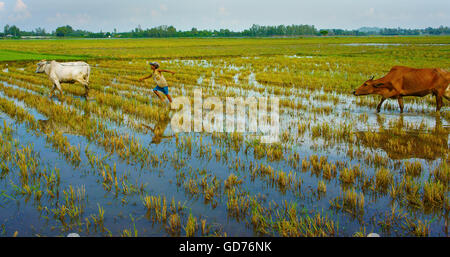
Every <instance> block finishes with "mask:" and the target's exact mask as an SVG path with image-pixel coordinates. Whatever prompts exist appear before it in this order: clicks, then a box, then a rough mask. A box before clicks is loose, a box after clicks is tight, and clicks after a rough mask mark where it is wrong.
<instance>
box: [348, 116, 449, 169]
mask: <svg viewBox="0 0 450 257" xmlns="http://www.w3.org/2000/svg"><path fill="white" fill-rule="evenodd" d="M377 121H378V125H379V130H378V132H370V131H360V132H356V139H357V142H358V143H359V144H361V145H364V146H366V147H368V148H372V149H383V150H384V151H385V152H386V153H387V155H388V156H389V158H391V159H409V158H419V159H427V160H435V159H437V158H440V157H445V156H447V154H448V152H449V151H448V150H449V148H448V134H449V128H448V127H443V126H442V122H441V118H440V116H436V125H435V127H434V129H432V130H428V131H423V130H418V129H414V130H405V129H404V126H403V122H404V121H403V115H401V116H400V118H399V120H398V121H397V122H396V124H395V125H394V126H393V127H391V128H384V127H383V122H382V119H381V117H380V116H378V117H377Z"/></svg>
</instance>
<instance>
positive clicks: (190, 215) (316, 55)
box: [0, 42, 450, 236]
mask: <svg viewBox="0 0 450 257" xmlns="http://www.w3.org/2000/svg"><path fill="white" fill-rule="evenodd" d="M379 44H382V43H378V42H376V43H354V44H353V43H346V44H339V45H338V46H335V45H334V42H333V44H330V45H323V44H308V45H305V46H304V47H302V46H296V47H297V48H296V49H295V52H296V53H295V52H294V53H292V52H290V53H285V52H279V53H278V54H271V55H249V56H246V55H240V54H238V55H236V56H219V57H218V56H207V57H204V58H192V57H189V56H186V57H183V58H179V57H173V58H172V57H171V58H161V59H158V58H146V57H145V56H146V55H143V56H142V58H136V57H124V58H123V59H102V58H97V59H91V60H87V62H88V63H89V64H90V65H91V67H92V71H91V81H90V87H91V91H90V94H89V98H88V99H87V100H86V99H85V98H84V97H82V95H83V94H84V88H83V86H82V85H80V84H73V85H70V84H63V91H64V97H63V98H58V97H53V98H52V99H50V98H49V94H50V82H49V80H48V78H47V77H46V75H45V74H35V73H34V71H35V69H36V63H37V62H35V61H27V62H17V63H16V62H9V63H8V64H7V65H6V64H1V63H0V66H1V67H0V69H1V71H0V81H1V82H0V125H1V126H0V131H1V133H0V135H1V136H0V144H1V145H2V148H1V152H0V159H1V167H0V172H1V173H0V226H1V227H0V233H1V235H3V236H12V235H13V234H16V235H18V236H65V235H67V234H68V233H71V232H76V233H79V234H80V235H81V236H366V235H367V234H369V233H371V232H375V233H379V234H381V235H382V236H448V219H449V209H450V208H449V182H450V169H449V164H450V163H449V158H448V157H449V156H448V155H449V136H448V135H449V132H450V115H449V107H448V106H449V102H448V101H446V100H444V107H443V108H442V110H441V112H440V113H436V112H435V100H434V98H433V97H432V96H427V97H424V98H414V97H406V98H405V110H404V113H400V110H399V107H398V104H397V101H395V100H387V101H386V102H385V103H384V105H383V107H382V109H381V112H380V113H377V112H376V106H377V104H378V102H379V99H380V98H379V97H378V96H361V97H356V96H353V95H352V94H351V92H352V90H353V89H354V88H356V87H357V86H359V85H361V84H362V83H363V82H364V81H365V80H367V79H368V78H369V77H370V76H371V75H374V76H375V77H381V76H383V75H384V74H386V73H387V71H389V69H390V67H391V66H393V65H399V64H402V65H410V66H414V67H419V66H426V67H440V68H443V69H447V70H448V69H449V68H450V61H449V59H450V58H448V57H449V56H448V50H449V44H448V43H441V44H439V45H436V46H434V45H433V46H431V43H430V44H428V43H426V42H425V43H422V44H420V45H417V44H416V45H414V46H412V45H411V44H410V43H408V42H405V43H401V44H400V43H384V44H382V46H383V47H382V48H380V47H379V46H380V45H379ZM214 47H217V46H214ZM355 48H357V49H359V48H361V49H362V48H364V49H362V50H361V49H360V50H361V51H360V52H355ZM318 49H323V51H322V52H320V50H318ZM380 51H381V52H380ZM426 51H428V52H426ZM425 52H426V53H425ZM331 53H332V54H331ZM337 53H339V54H337ZM375 54H377V55H379V57H378V58H376V59H373V56H374V55H375ZM442 54H444V56H443V57H442V56H440V55H442ZM399 56H401V58H400V57H399ZM149 61H158V62H159V63H160V65H161V67H162V68H163V69H169V70H172V71H175V72H176V73H175V74H174V75H170V74H167V75H165V77H166V79H167V81H168V83H169V91H170V94H171V95H172V97H177V96H187V97H188V98H189V99H193V97H194V91H195V90H200V89H201V90H202V96H203V99H206V98H208V97H218V99H219V100H221V101H222V100H223V103H224V104H223V105H224V106H223V108H225V98H226V97H242V98H243V99H249V98H251V97H255V98H267V99H269V103H270V101H271V100H270V99H272V98H274V97H277V98H278V99H279V123H280V129H279V138H278V139H279V140H278V141H277V142H274V143H264V142H262V140H261V137H262V134H261V133H259V132H257V133H252V132H244V133H239V132H233V133H227V132H213V133H208V132H205V131H203V132H180V133H175V131H174V128H172V123H171V118H172V117H173V116H174V114H175V113H176V112H177V110H173V109H171V108H170V106H169V105H168V104H167V103H166V102H161V101H160V100H159V99H158V98H157V97H156V96H155V95H154V94H153V92H152V89H153V87H154V85H153V83H154V82H153V80H152V79H149V80H147V81H146V82H139V81H138V78H140V77H142V76H145V75H147V74H149V72H150V68H149V65H148V62H149ZM191 101H193V100H191ZM269 106H270V104H269ZM272 111H273V110H272ZM249 112H250V108H248V107H247V108H246V113H247V115H248V114H249ZM267 114H268V115H269V116H270V111H268V112H267ZM207 115H208V112H207V111H203V114H202V117H197V118H199V119H200V122H201V120H204V118H205V117H206V116H207ZM196 122H198V120H195V117H194V118H193V123H196ZM244 122H246V121H245V120H244ZM247 122H248V120H247ZM247 127H248V123H247Z"/></svg>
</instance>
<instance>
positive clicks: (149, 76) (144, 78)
mask: <svg viewBox="0 0 450 257" xmlns="http://www.w3.org/2000/svg"><path fill="white" fill-rule="evenodd" d="M152 75H153V73H152V74H150V75H148V76H146V77H143V78H140V79H139V81H143V80H146V79H149V78H151V77H152Z"/></svg>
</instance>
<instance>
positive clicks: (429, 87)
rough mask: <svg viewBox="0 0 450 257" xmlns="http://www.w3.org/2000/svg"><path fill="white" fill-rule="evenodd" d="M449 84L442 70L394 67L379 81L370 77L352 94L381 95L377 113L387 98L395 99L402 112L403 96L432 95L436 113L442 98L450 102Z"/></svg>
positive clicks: (440, 105) (449, 77) (447, 73)
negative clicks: (434, 97) (434, 100)
mask: <svg viewBox="0 0 450 257" xmlns="http://www.w3.org/2000/svg"><path fill="white" fill-rule="evenodd" d="M449 83H450V73H449V72H447V71H445V70H443V69H414V68H409V67H404V66H395V67H392V69H391V70H390V71H389V73H388V74H387V75H386V76H384V77H382V78H379V79H373V77H372V78H371V79H369V80H367V81H366V82H364V84H362V86H360V87H359V88H357V89H356V90H355V91H354V92H353V94H354V95H356V96H360V95H371V94H376V95H381V102H380V103H379V104H378V106H377V112H380V109H381V105H382V104H383V102H384V101H385V100H386V99H388V98H393V99H397V100H398V105H399V106H400V112H403V98H402V97H403V96H419V97H423V96H426V95H428V94H433V95H434V96H436V111H440V109H441V107H442V105H443V102H442V97H445V98H446V99H447V100H450V89H448V85H449Z"/></svg>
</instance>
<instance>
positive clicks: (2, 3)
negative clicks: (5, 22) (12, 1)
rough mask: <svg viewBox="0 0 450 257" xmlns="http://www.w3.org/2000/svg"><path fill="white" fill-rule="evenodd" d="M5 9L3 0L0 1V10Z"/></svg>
mask: <svg viewBox="0 0 450 257" xmlns="http://www.w3.org/2000/svg"><path fill="white" fill-rule="evenodd" d="M4 9H5V2H0V11H3V10H4Z"/></svg>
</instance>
